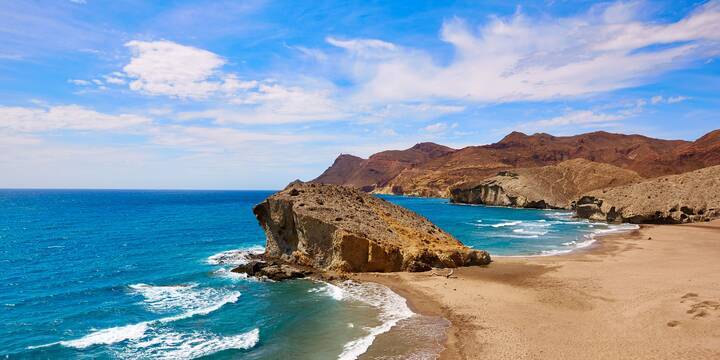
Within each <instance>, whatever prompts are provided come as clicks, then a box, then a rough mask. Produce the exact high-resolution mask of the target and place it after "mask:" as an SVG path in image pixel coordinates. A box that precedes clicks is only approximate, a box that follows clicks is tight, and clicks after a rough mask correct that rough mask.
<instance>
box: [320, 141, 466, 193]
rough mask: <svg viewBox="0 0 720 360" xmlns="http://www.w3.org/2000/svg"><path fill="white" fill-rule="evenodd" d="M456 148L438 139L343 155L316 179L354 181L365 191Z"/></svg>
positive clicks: (339, 181)
mask: <svg viewBox="0 0 720 360" xmlns="http://www.w3.org/2000/svg"><path fill="white" fill-rule="evenodd" d="M454 151H455V150H454V149H452V148H449V147H447V146H443V145H438V144H434V143H429V142H428V143H420V144H417V145H415V146H413V147H411V148H409V149H407V150H387V151H383V152H379V153H377V154H374V155H372V156H370V157H369V158H368V159H361V158H359V157H357V156H352V155H345V154H343V155H340V156H338V158H337V159H335V162H334V163H333V164H332V166H330V167H329V168H328V169H327V170H325V172H324V173H322V175H320V176H319V177H318V178H317V179H315V180H313V182H317V183H323V184H337V185H351V186H354V187H356V188H359V189H363V190H365V191H372V190H374V189H375V188H376V187H382V186H385V185H386V184H387V183H388V181H390V180H392V179H393V178H394V177H396V176H397V175H398V174H400V172H402V171H403V170H404V169H407V168H410V167H413V166H417V165H420V164H424V163H427V162H428V161H430V160H432V159H436V158H439V157H442V156H445V155H447V154H450V153H452V152H454Z"/></svg>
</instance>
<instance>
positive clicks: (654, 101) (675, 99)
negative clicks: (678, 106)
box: [650, 95, 690, 105]
mask: <svg viewBox="0 0 720 360" xmlns="http://www.w3.org/2000/svg"><path fill="white" fill-rule="evenodd" d="M688 99H690V98H689V97H687V96H679V95H678V96H670V97H663V96H660V95H656V96H653V97H652V98H650V102H651V103H652V104H653V105H656V104H660V103H665V104H675V103H679V102H683V101H685V100H688Z"/></svg>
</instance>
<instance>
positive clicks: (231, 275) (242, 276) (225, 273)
mask: <svg viewBox="0 0 720 360" xmlns="http://www.w3.org/2000/svg"><path fill="white" fill-rule="evenodd" d="M213 274H215V275H216V276H219V277H223V278H227V279H231V280H247V281H256V280H257V278H254V277H250V276H248V274H246V273H238V272H233V271H230V270H229V269H226V268H220V269H217V270H215V271H213Z"/></svg>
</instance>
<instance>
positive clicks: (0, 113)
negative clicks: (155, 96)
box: [0, 105, 151, 133]
mask: <svg viewBox="0 0 720 360" xmlns="http://www.w3.org/2000/svg"><path fill="white" fill-rule="evenodd" d="M150 123H151V120H150V119H149V118H147V117H144V116H138V115H133V114H119V115H110V114H104V113H100V112H97V111H95V110H91V109H88V108H85V107H82V106H78V105H62V106H52V107H9V106H0V129H6V130H9V131H15V132H26V133H27V132H43V131H52V130H90V131H108V130H122V129H129V128H132V127H137V126H140V125H147V124H150Z"/></svg>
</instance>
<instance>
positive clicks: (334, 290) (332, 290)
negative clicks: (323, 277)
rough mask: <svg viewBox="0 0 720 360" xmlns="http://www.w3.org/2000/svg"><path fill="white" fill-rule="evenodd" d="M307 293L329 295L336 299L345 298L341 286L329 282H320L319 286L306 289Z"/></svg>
mask: <svg viewBox="0 0 720 360" xmlns="http://www.w3.org/2000/svg"><path fill="white" fill-rule="evenodd" d="M308 292H309V293H316V294H322V295H326V296H329V297H331V298H333V299H335V300H337V301H341V300H343V299H345V293H344V291H343V289H342V288H340V287H339V286H337V285H333V284H330V283H322V286H321V287H317V288H313V289H310V290H308Z"/></svg>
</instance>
